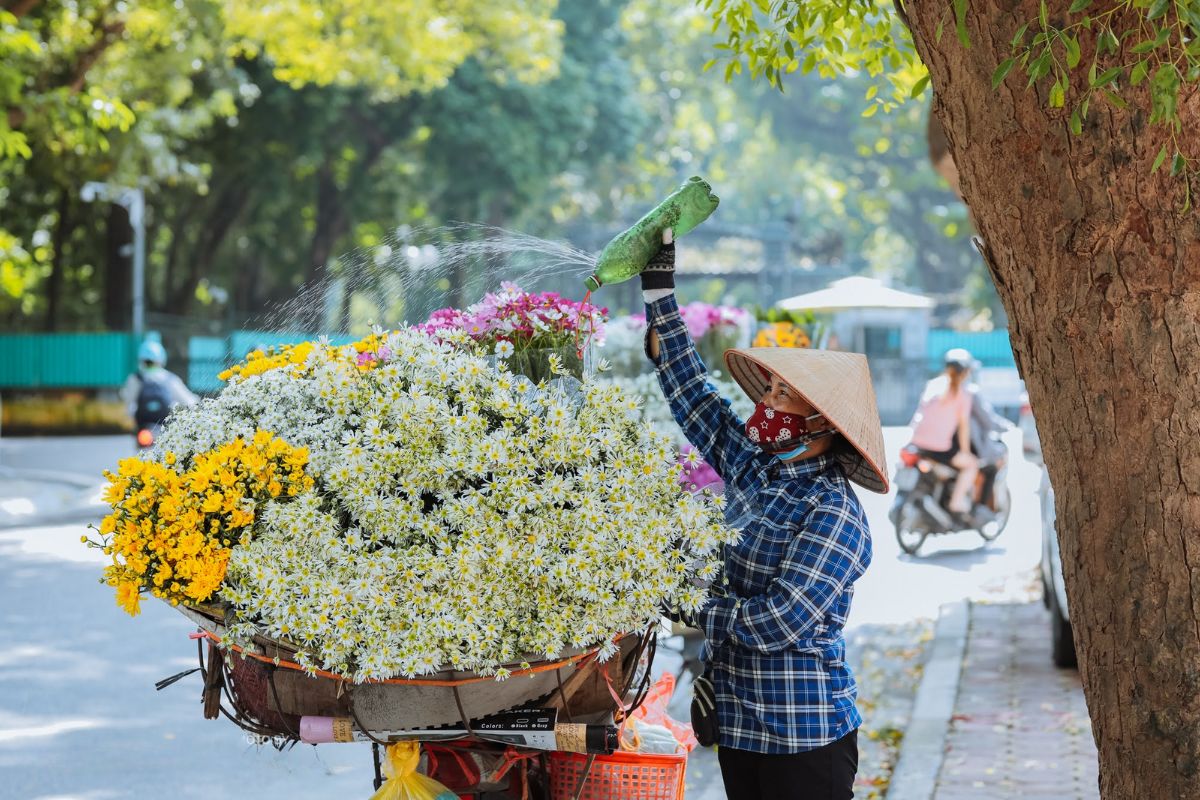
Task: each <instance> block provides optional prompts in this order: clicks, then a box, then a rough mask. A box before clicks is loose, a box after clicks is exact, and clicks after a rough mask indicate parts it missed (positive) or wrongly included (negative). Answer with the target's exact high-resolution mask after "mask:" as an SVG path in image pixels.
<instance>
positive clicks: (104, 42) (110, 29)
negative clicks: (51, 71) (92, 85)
mask: <svg viewBox="0 0 1200 800" xmlns="http://www.w3.org/2000/svg"><path fill="white" fill-rule="evenodd" d="M124 32H125V20H123V19H119V20H116V21H114V22H109V23H107V24H105V25H104V26H102V27H101V28H100V38H98V39H97V40H96V41H95V42H93V43H92V46H91V47H89V48H88V49H87V50H85V51H83V53H82V54H81V55H80V56H79V61H78V62H77V63H76V64H75V69H73V70H72V71H71V81H70V83H69V84H68V85H69V86H70V87H71V91H72V92H79V91H80V90H82V89H83V82H84V81H85V80H86V79H87V74H88V70H90V69H91V68H92V67H94V66H96V62H97V61H99V60H100V56H102V55H104V51H105V50H107V49H108V48H109V47H111V46H112V43H113V42H115V41H116V40H117V39H118V38H120V36H121V34H122V33H124Z"/></svg>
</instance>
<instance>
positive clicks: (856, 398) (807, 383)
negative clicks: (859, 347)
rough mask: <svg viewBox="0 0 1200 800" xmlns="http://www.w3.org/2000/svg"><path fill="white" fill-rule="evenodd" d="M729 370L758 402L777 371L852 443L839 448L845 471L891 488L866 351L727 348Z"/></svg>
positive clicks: (876, 488)
mask: <svg viewBox="0 0 1200 800" xmlns="http://www.w3.org/2000/svg"><path fill="white" fill-rule="evenodd" d="M725 364H726V366H728V367H729V374H730V375H732V376H733V379H734V380H735V381H737V382H738V385H739V386H741V387H742V390H743V391H744V392H745V393H746V394H748V395H749V396H750V399H751V400H753V401H754V402H756V403H757V402H758V401H759V400H761V399H762V397H763V394H765V393H766V391H767V386H768V385H769V383H770V382H769V380H768V379H767V376H766V375H764V373H763V370H766V371H767V372H769V373H774V374H776V375H778V376H779V377H780V378H781V379H782V380H783V381H784V382H786V383H787V384H788V385H789V386H791V387H792V388H793V389H794V390H796V391H797V392H799V393H800V395H801V396H802V397H803V398H804V399H805V400H807V401H808V402H809V403H810V404H811V405H812V407H813V408H815V409H816V410H817V412H818V413H820V414H821V415H823V416H824V417H825V419H826V420H828V421H829V423H830V424H831V425H833V427H834V428H836V429H837V431H838V433H840V434H842V436H843V437H845V439H846V441H847V442H849V443H850V448H851V449H849V450H845V451H843V452H841V453H840V454H838V461H839V462H840V463H841V465H842V468H843V469H844V470H845V471H846V477H848V478H849V479H850V480H852V481H854V482H855V483H857V484H859V485H860V486H863V487H864V488H867V489H870V490H871V491H873V492H879V493H881V494H882V493H886V492H887V490H888V476H887V469H886V468H885V466H884V448H883V428H882V426H881V425H880V423H879V408H878V406H876V404H875V389H874V387H873V386H872V385H871V371H870V370H869V369H868V367H867V358H866V356H863V355H860V354H858V353H841V352H834V351H831V350H806V349H803V348H796V347H750V348H746V349H740V348H739V349H731V350H726V351H725Z"/></svg>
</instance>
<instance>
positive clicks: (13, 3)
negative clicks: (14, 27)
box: [4, 0, 41, 19]
mask: <svg viewBox="0 0 1200 800" xmlns="http://www.w3.org/2000/svg"><path fill="white" fill-rule="evenodd" d="M39 2H41V0H8V2H6V3H5V4H4V10H5V11H7V12H8V13H10V14H12V15H13V16H14V17H16V18H17V19H20V18H21V17H23V16H25V15H26V14H28V13H29V12H30V11H32V10H33V7H34V6H36V5H37V4H38V3H39Z"/></svg>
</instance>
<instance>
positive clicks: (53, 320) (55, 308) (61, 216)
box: [44, 187, 75, 332]
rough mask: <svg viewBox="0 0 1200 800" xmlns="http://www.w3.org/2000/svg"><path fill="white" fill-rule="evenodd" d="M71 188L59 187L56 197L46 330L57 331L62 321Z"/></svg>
mask: <svg viewBox="0 0 1200 800" xmlns="http://www.w3.org/2000/svg"><path fill="white" fill-rule="evenodd" d="M71 197H72V190H71V188H70V187H64V188H63V189H61V191H60V193H59V197H58V214H57V216H58V219H57V220H56V221H55V223H54V234H53V235H52V237H51V239H50V241H51V247H52V248H53V251H54V260H53V261H51V262H50V275H49V277H48V278H47V281H46V320H45V325H44V327H45V329H46V330H48V331H52V332H53V331H57V330H58V329H59V325H60V324H61V323H62V316H63V310H62V292H63V284H65V283H66V271H67V256H66V249H67V242H68V241H69V240H70V238H71V230H72V229H73V228H74V227H75V220H74V219H73V217H72V216H71V210H72V203H71Z"/></svg>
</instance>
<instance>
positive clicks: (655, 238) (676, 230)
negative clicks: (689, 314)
mask: <svg viewBox="0 0 1200 800" xmlns="http://www.w3.org/2000/svg"><path fill="white" fill-rule="evenodd" d="M720 202H721V199H720V198H719V197H717V196H716V195H715V194H713V193H712V187H711V186H709V185H708V181H706V180H704V179H703V178H700V177H698V176H693V177H691V178H688V179H687V181H686V182H685V183H684V184H683V185H681V186H680V187H679V188H678V189H676V190H675V191H674V192H672V193H671V195H670V196H668V197H667V199H666V200H663V201H662V202H661V203H659V204H658V205H657V206H655V208H654V210H653V211H651V212H650V213H649V214H647V215H646V216H644V217H642V218H641V219H639V220H638V221H637V222H636V223H635V224H634V225H633V227H631V228H630V229H629V230H627V231H625V232H624V233H621V234H618V235H617V236H616V237H614V238H613V240H612V241H611V242H609V243H608V244H607V245H605V247H604V249H603V250H601V251H600V258H599V259H597V262H596V271H595V272H594V273H592V274H591V275H589V276H588V277H587V279H586V280H585V281H584V285H585V286H586V287H587V289H588V291H589V292H594V291H596V290H597V289H599V288H600V287H601V286H606V285H608V284H610V283H620V282H621V281H627V280H629V279H630V278H632V277H633V276H634V275H637V274H638V273H640V272H641V271H642V270H643V269H645V268H646V264H648V263H649V262H650V259H651V258H652V257H653V256H654V254H655V253H657V252H658V248H660V247H662V235H663V231H665V230H666V229H667V228H670V229H671V231H672V234H673V235H674V237H675V238H676V239H678V238H679V237H680V236H683V235H684V234H685V233H687V232H688V231H690V230H692V229H693V228H695V227H696V226H697V225H699V224H700V223H701V222H704V220H706V219H708V217H709V215H710V214H712V213H713V212H714V211H716V209H717V204H718V203H720Z"/></svg>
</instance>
